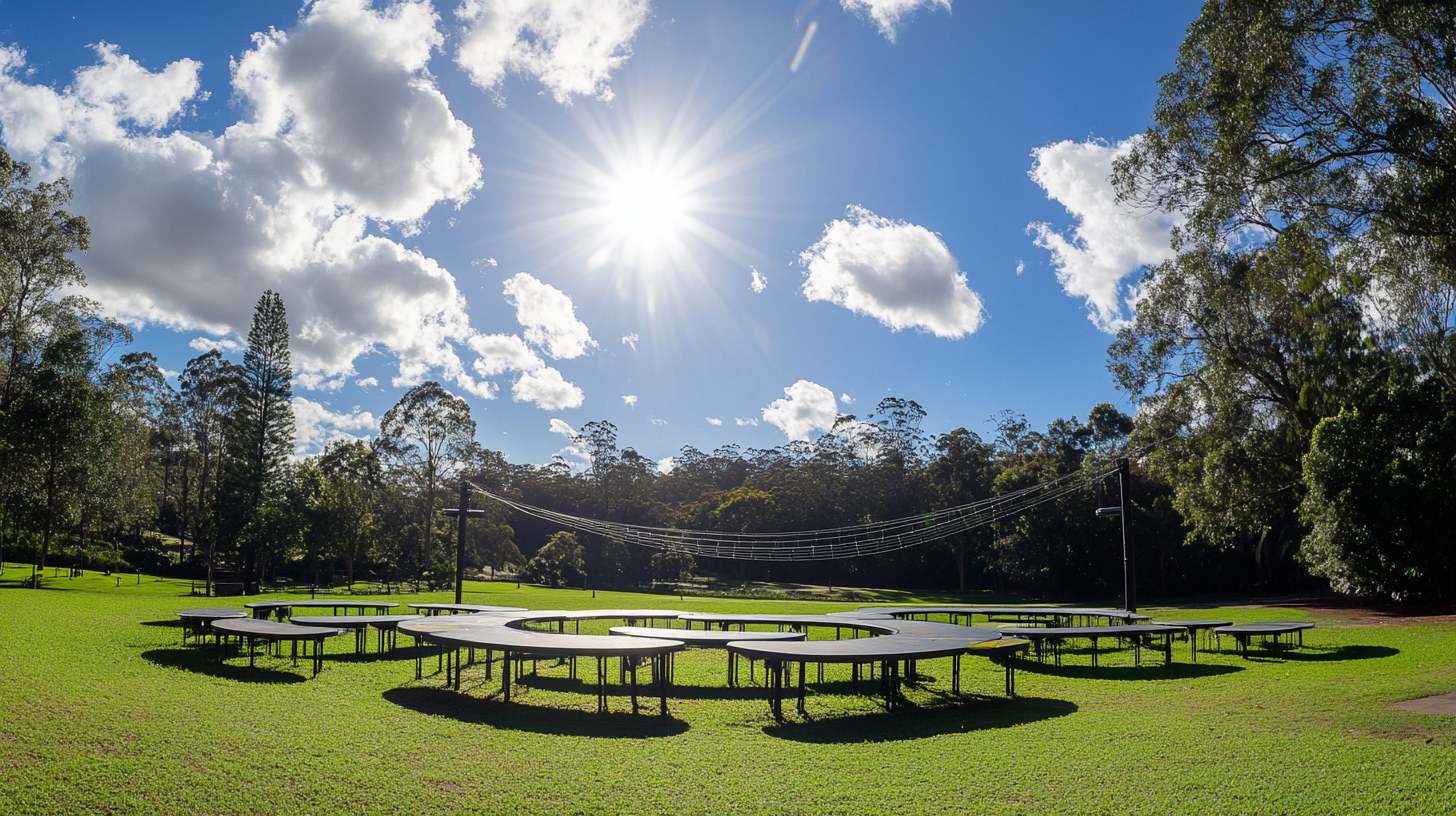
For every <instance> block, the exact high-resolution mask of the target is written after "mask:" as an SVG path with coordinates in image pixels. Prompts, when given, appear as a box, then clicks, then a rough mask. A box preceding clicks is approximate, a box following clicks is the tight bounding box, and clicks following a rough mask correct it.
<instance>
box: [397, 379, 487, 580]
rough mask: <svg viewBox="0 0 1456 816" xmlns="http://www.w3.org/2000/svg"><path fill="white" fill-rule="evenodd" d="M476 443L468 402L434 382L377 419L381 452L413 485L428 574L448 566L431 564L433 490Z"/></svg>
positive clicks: (421, 551)
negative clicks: (381, 418)
mask: <svg viewBox="0 0 1456 816" xmlns="http://www.w3.org/2000/svg"><path fill="white" fill-rule="evenodd" d="M474 448H475V420H473V419H471V418H470V404H469V403H467V402H466V401H465V400H464V399H462V398H460V397H457V396H455V395H454V394H451V393H450V392H449V391H446V390H445V389H444V388H443V387H442V386H441V385H440V384H439V383H437V382H425V383H421V384H420V385H417V386H415V387H414V388H411V389H410V390H409V391H407V392H405V394H404V396H403V397H400V399H399V402H397V403H395V405H394V407H393V408H390V409H389V411H388V412H386V413H385V415H384V418H383V420H381V421H380V423H379V442H378V444H377V450H378V452H379V455H380V457H381V458H382V459H383V460H384V461H385V462H386V463H387V464H388V466H389V468H390V469H391V470H393V471H394V472H396V473H397V474H399V475H401V476H403V477H404V478H405V480H406V481H407V482H408V483H409V484H410V486H412V487H413V488H414V490H415V491H416V493H415V495H416V496H417V498H418V507H417V513H418V516H417V518H418V519H419V521H418V525H419V529H418V542H419V547H418V550H419V559H420V566H421V568H423V569H427V570H430V571H431V572H432V574H433V573H439V572H442V571H448V570H446V568H445V565H444V564H443V563H441V564H440V565H439V566H437V565H436V564H435V561H436V553H435V547H434V541H433V540H434V539H435V538H436V534H437V531H436V527H437V523H438V519H437V518H436V516H437V514H436V508H435V498H436V494H437V492H438V491H439V490H440V488H441V486H442V485H444V484H445V483H446V482H448V481H449V480H450V479H453V478H455V477H456V476H458V475H459V474H460V473H461V468H462V466H463V464H464V463H465V462H466V461H467V460H468V459H469V458H470V456H471V454H472V452H473V450H474ZM435 577H440V576H435Z"/></svg>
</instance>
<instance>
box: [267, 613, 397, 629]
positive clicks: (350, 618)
mask: <svg viewBox="0 0 1456 816" xmlns="http://www.w3.org/2000/svg"><path fill="white" fill-rule="evenodd" d="M423 617H424V615H301V616H297V617H292V618H289V619H288V620H289V622H290V623H292V624H294V625H296V626H321V627H324V628H329V627H332V626H337V627H339V628H342V629H358V628H360V627H364V626H375V627H380V628H393V627H395V626H398V625H399V624H401V623H403V622H405V621H410V620H419V619H421V618H423Z"/></svg>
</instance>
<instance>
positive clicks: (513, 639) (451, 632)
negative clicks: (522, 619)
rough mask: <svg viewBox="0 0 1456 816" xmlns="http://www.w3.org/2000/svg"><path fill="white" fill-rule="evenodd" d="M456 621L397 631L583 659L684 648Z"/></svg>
mask: <svg viewBox="0 0 1456 816" xmlns="http://www.w3.org/2000/svg"><path fill="white" fill-rule="evenodd" d="M455 620H459V616H457V617H455V618H447V619H445V620H441V619H440V618H421V619H420V620H415V621H405V622H404V623H401V624H400V625H399V630H400V631H401V632H404V633H406V634H420V635H424V636H425V637H428V638H429V639H430V640H433V641H436V642H440V643H447V644H450V645H454V646H468V647H473V648H476V649H499V650H501V651H507V652H519V653H522V654H533V655H551V656H555V655H562V656H568V655H578V656H582V657H645V656H652V655H659V654H667V653H670V652H680V651H682V650H683V649H685V648H687V645H686V644H685V643H683V642H682V641H681V640H668V639H662V638H644V637H624V636H621V635H567V634H558V633H555V632H532V631H529V630H526V629H516V628H513V627H510V626H501V625H494V626H491V625H485V626H482V625H472V624H469V623H466V624H463V625H451V624H452V623H453V622H454V621H455Z"/></svg>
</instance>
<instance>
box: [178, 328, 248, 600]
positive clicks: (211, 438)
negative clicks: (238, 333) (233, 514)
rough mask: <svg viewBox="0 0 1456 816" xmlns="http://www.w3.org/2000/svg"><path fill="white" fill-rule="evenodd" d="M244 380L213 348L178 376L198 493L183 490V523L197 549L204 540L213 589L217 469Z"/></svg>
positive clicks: (184, 433)
mask: <svg viewBox="0 0 1456 816" xmlns="http://www.w3.org/2000/svg"><path fill="white" fill-rule="evenodd" d="M242 383H243V370H242V367H241V366H238V365H237V364H235V363H232V362H229V361H228V360H225V359H223V356H222V353H221V352H219V351H218V350H217V349H212V350H211V351H208V352H206V353H204V354H201V355H199V356H197V357H194V358H193V359H191V360H189V361H188V362H187V366H186V368H184V369H183V371H182V375H181V376H180V377H179V378H178V385H179V386H180V388H181V392H182V394H181V420H182V429H183V436H182V438H183V439H185V440H186V443H187V446H188V451H189V454H190V456H189V457H188V458H186V459H184V461H185V462H190V461H191V456H195V457H196V461H197V475H196V479H195V481H194V482H192V484H193V486H194V490H195V492H194V493H193V494H192V498H191V500H190V501H189V498H188V494H187V493H185V492H184V493H183V496H182V506H181V527H182V529H183V530H184V531H191V533H192V536H193V549H194V551H195V550H196V548H197V547H198V546H199V545H200V546H202V547H203V548H204V550H205V552H206V564H207V581H208V587H209V591H210V588H211V585H212V572H213V568H214V567H215V566H216V558H217V545H218V530H219V527H220V525H219V519H218V511H219V509H220V507H219V505H220V502H219V501H218V491H217V482H218V479H217V472H218V469H219V467H220V463H221V460H222V458H223V451H224V444H225V441H226V434H225V431H226V428H227V423H228V419H229V417H231V416H232V413H233V409H234V406H235V404H236V402H237V396H238V391H239V389H240V388H241V386H242ZM185 486H186V479H184V487H185Z"/></svg>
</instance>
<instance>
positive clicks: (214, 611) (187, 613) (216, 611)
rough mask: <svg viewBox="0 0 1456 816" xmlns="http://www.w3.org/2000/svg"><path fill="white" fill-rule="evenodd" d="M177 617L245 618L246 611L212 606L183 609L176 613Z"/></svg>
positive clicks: (201, 618)
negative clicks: (208, 607)
mask: <svg viewBox="0 0 1456 816" xmlns="http://www.w3.org/2000/svg"><path fill="white" fill-rule="evenodd" d="M177 617H179V618H185V619H189V620H218V619H219V618H246V617H248V613H247V612H246V611H244V610H242V609H227V608H224V607H212V608H210V609H183V610H182V611H180V612H178V613H177Z"/></svg>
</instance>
